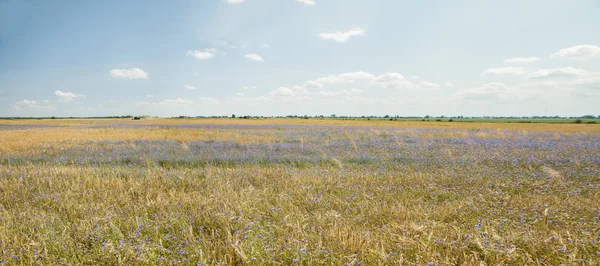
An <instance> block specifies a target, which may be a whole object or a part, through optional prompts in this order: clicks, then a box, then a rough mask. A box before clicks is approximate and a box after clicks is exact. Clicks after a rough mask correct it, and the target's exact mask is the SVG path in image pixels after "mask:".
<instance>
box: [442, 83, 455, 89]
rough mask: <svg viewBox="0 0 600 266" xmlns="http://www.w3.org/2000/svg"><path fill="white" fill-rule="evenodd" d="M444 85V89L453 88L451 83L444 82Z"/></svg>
mask: <svg viewBox="0 0 600 266" xmlns="http://www.w3.org/2000/svg"><path fill="white" fill-rule="evenodd" d="M444 85H446V87H448V88H452V87H454V85H453V84H452V83H451V82H446V83H444Z"/></svg>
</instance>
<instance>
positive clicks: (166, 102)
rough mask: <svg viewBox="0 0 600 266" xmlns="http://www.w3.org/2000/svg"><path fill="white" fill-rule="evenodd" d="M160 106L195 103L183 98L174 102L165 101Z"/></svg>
mask: <svg viewBox="0 0 600 266" xmlns="http://www.w3.org/2000/svg"><path fill="white" fill-rule="evenodd" d="M159 104H194V102H192V101H189V100H186V99H182V98H177V99H174V100H164V101H162V102H160V103H159Z"/></svg>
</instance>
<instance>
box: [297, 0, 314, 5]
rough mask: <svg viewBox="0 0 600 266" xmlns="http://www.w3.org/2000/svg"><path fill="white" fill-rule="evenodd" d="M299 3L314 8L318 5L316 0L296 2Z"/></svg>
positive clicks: (298, 0)
mask: <svg viewBox="0 0 600 266" xmlns="http://www.w3.org/2000/svg"><path fill="white" fill-rule="evenodd" d="M296 1H297V2H300V3H303V4H305V5H309V6H314V5H315V4H316V3H315V1H314V0H296Z"/></svg>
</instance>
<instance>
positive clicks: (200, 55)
mask: <svg viewBox="0 0 600 266" xmlns="http://www.w3.org/2000/svg"><path fill="white" fill-rule="evenodd" d="M215 52H216V50H215V49H204V51H202V50H189V51H187V53H186V54H187V55H189V56H193V57H194V58H196V59H198V60H206V59H210V58H212V57H213V56H215Z"/></svg>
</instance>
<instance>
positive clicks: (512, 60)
mask: <svg viewBox="0 0 600 266" xmlns="http://www.w3.org/2000/svg"><path fill="white" fill-rule="evenodd" d="M539 60H540V58H539V57H514V58H507V59H505V60H504V63H508V64H512V63H516V64H524V63H531V62H535V61H539Z"/></svg>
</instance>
